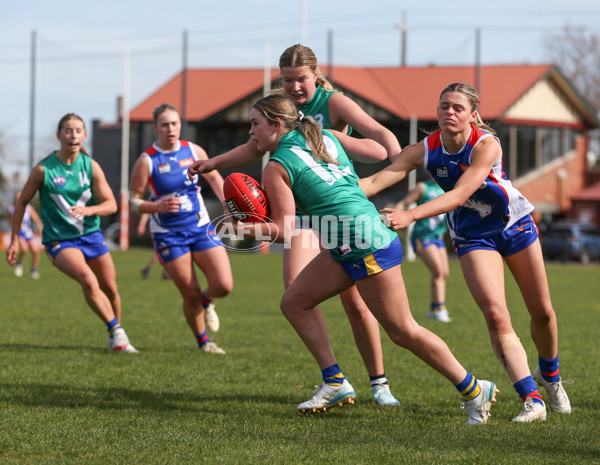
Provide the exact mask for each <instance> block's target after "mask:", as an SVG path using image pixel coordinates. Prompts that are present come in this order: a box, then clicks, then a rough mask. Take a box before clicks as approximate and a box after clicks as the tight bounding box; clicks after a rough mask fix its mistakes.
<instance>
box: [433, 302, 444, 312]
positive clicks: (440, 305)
mask: <svg viewBox="0 0 600 465" xmlns="http://www.w3.org/2000/svg"><path fill="white" fill-rule="evenodd" d="M430 308H431V311H432V312H434V313H435V312H439V311H440V310H443V309H444V308H446V302H431V307H430Z"/></svg>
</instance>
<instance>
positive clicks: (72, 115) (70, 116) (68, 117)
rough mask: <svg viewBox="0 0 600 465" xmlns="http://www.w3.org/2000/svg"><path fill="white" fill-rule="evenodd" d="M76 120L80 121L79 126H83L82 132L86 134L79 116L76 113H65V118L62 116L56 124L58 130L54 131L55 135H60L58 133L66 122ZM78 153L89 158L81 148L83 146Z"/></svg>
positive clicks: (83, 122)
mask: <svg viewBox="0 0 600 465" xmlns="http://www.w3.org/2000/svg"><path fill="white" fill-rule="evenodd" d="M72 119H74V120H77V121H81V124H83V130H84V131H85V132H87V130H86V129H85V121H83V118H82V117H81V116H79V115H78V114H77V113H67V114H66V115H65V116H63V117H62V118H61V119H60V120H59V122H58V128H57V129H56V134H60V131H61V130H62V128H63V126H64V125H65V123H66V122H67V121H70V120H72ZM79 151H80V152H81V153H83V154H84V155H87V156H88V157H89V156H90V154H89V153H87V151H86V150H85V149H84V148H83V145H82V146H81V147H80V148H79Z"/></svg>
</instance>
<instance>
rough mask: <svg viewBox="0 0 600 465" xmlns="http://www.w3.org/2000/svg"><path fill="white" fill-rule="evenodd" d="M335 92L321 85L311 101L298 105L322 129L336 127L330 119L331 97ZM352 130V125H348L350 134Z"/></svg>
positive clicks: (299, 109)
mask: <svg viewBox="0 0 600 465" xmlns="http://www.w3.org/2000/svg"><path fill="white" fill-rule="evenodd" d="M333 94H335V91H333V90H325V89H323V88H322V87H321V86H317V90H316V91H315V94H314V95H313V96H312V98H311V99H310V101H308V102H307V103H305V104H304V105H302V106H299V107H298V111H301V112H302V113H304V115H305V116H310V117H311V118H312V119H313V120H315V121H316V122H317V124H318V125H319V126H321V129H335V128H334V127H333V126H332V124H331V120H330V119H329V99H330V98H331V96H332V95H333ZM351 132H352V127H351V126H348V134H350V133H351Z"/></svg>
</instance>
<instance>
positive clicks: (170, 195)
mask: <svg viewBox="0 0 600 465" xmlns="http://www.w3.org/2000/svg"><path fill="white" fill-rule="evenodd" d="M154 129H155V130H156V132H157V134H158V140H157V141H156V142H155V143H154V144H153V145H152V147H150V148H149V149H148V150H146V151H145V152H144V153H143V154H142V155H141V156H140V157H139V158H138V160H137V162H136V164H135V166H134V168H133V172H132V174H131V182H130V187H129V189H130V191H131V200H130V203H131V207H132V210H133V211H135V212H138V213H149V214H150V233H151V235H152V241H153V242H154V248H155V249H156V253H157V255H158V257H159V260H160V262H161V264H162V265H163V267H164V269H165V271H166V272H167V273H168V274H169V276H170V277H171V279H172V280H173V283H174V284H175V285H176V286H177V289H179V292H180V293H181V296H182V297H183V313H184V315H185V318H186V321H187V323H188V325H189V327H190V328H191V330H192V331H193V333H194V335H195V337H196V340H197V342H198V346H199V347H200V348H201V349H202V350H203V351H205V352H209V353H215V354H224V353H225V351H224V350H223V349H221V348H220V347H219V346H217V344H215V343H214V342H212V341H211V340H210V338H209V337H208V334H207V329H208V330H210V331H212V332H216V331H218V329H219V318H218V316H217V313H216V311H215V308H214V304H213V303H212V300H213V299H215V298H220V297H225V296H226V295H227V294H229V292H231V289H232V288H233V277H232V273H231V266H230V264H229V258H228V257H227V252H226V251H225V248H224V246H223V243H222V242H221V239H220V238H219V236H218V235H217V233H216V231H215V227H214V225H213V224H212V223H211V222H210V218H209V216H208V213H207V211H206V206H205V205H204V200H203V199H202V196H201V194H200V188H199V187H198V185H197V177H196V178H195V179H194V180H190V179H189V178H188V172H187V170H188V167H189V166H190V165H191V164H192V163H193V162H194V161H196V160H199V159H207V158H208V156H207V155H206V152H205V151H204V150H203V149H202V148H201V147H199V146H198V145H196V144H194V143H192V142H188V141H183V140H180V139H179V135H180V133H181V119H180V117H179V112H178V111H177V109H176V108H175V107H173V106H171V105H168V104H163V105H161V106H159V107H157V108H156V109H155V110H154ZM203 176H204V178H205V179H206V180H207V181H208V183H209V184H210V186H211V188H212V189H213V191H214V192H215V195H216V196H217V198H218V199H219V200H220V201H221V202H223V178H222V177H221V175H220V174H219V173H218V172H216V171H215V172H212V173H208V174H204V175H203ZM147 191H149V192H150V197H149V199H148V200H143V196H144V194H145V193H146V192H147ZM194 263H195V264H196V265H198V267H199V268H200V269H201V270H202V272H203V273H204V275H205V276H206V279H207V282H208V286H207V287H206V289H204V291H202V289H201V288H200V284H199V282H198V278H197V276H196V270H195V267H194Z"/></svg>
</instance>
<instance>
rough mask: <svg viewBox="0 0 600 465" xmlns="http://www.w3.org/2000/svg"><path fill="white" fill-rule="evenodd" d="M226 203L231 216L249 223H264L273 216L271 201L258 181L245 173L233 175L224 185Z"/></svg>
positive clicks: (226, 179) (227, 178)
mask: <svg viewBox="0 0 600 465" xmlns="http://www.w3.org/2000/svg"><path fill="white" fill-rule="evenodd" d="M223 195H224V196H225V203H226V204H227V207H228V208H229V211H230V212H231V214H232V215H233V216H234V217H235V218H236V219H237V220H240V221H244V222H247V223H259V222H264V221H265V220H267V219H268V218H269V217H270V216H271V208H270V207H269V200H268V199H267V195H266V194H265V191H264V189H263V188H262V186H261V185H260V183H259V182H258V181H256V180H255V179H254V178H252V177H251V176H248V175H247V174H244V173H232V174H230V175H229V176H227V177H226V178H225V182H224V183H223Z"/></svg>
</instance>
